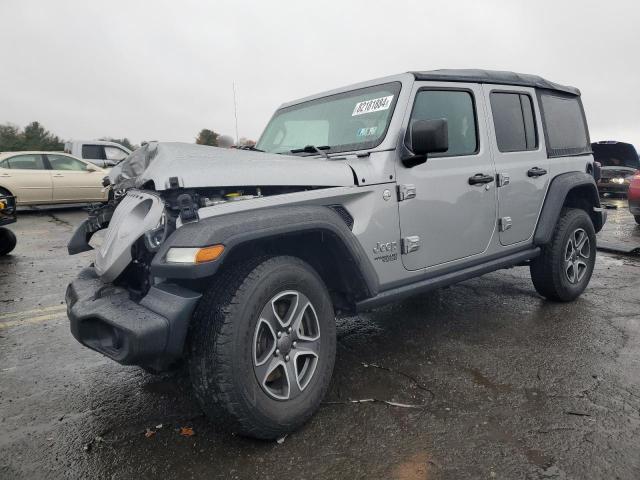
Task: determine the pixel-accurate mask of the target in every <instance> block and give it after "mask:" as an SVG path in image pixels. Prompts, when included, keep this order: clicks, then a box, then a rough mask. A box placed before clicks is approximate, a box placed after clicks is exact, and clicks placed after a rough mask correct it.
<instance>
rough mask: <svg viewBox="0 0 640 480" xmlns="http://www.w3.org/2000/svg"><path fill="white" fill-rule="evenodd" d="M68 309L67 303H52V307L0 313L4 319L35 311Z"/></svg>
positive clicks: (30, 313)
mask: <svg viewBox="0 0 640 480" xmlns="http://www.w3.org/2000/svg"><path fill="white" fill-rule="evenodd" d="M66 309H67V306H66V305H52V306H50V307H41V308H36V309H34V310H24V311H22V312H10V313H3V314H2V315H0V320H3V319H5V318H12V317H24V316H27V315H32V314H34V313H42V312H53V311H58V310H66Z"/></svg>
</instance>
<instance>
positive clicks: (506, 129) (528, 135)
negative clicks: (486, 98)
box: [491, 92, 538, 152]
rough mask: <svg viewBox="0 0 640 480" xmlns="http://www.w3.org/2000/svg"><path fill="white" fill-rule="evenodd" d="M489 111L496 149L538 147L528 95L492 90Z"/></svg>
mask: <svg viewBox="0 0 640 480" xmlns="http://www.w3.org/2000/svg"><path fill="white" fill-rule="evenodd" d="M491 111H492V113H493V125H494V126H495V131H496V142H497V143H498V150H500V151H501V152H522V151H525V150H535V149H536V148H538V139H537V136H536V127H535V120H534V117H533V104H532V103H531V97H530V96H529V95H526V94H523V93H503V92H492V93H491Z"/></svg>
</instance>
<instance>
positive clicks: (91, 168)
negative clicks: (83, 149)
mask: <svg viewBox="0 0 640 480" xmlns="http://www.w3.org/2000/svg"><path fill="white" fill-rule="evenodd" d="M85 168H86V170H87V172H97V171H98V169H97V168H96V167H95V166H94V165H91V164H88V165H87V166H86V167H85Z"/></svg>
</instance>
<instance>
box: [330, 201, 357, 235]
mask: <svg viewBox="0 0 640 480" xmlns="http://www.w3.org/2000/svg"><path fill="white" fill-rule="evenodd" d="M329 208H330V209H331V210H333V211H334V212H336V213H337V214H338V215H340V218H342V221H343V222H344V223H346V224H347V227H349V230H353V217H352V216H351V214H350V213H349V212H348V211H347V209H346V208H344V207H343V206H342V205H329Z"/></svg>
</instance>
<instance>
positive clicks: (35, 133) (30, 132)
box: [0, 122, 64, 152]
mask: <svg viewBox="0 0 640 480" xmlns="http://www.w3.org/2000/svg"><path fill="white" fill-rule="evenodd" d="M63 148H64V144H63V142H62V140H60V138H59V137H58V136H57V135H53V134H52V133H50V132H49V131H48V130H46V129H45V128H44V127H43V126H42V125H40V123H39V122H31V123H30V124H29V125H27V126H26V127H24V130H22V131H21V130H20V128H18V127H16V126H15V125H11V124H5V125H0V152H16V151H20V150H45V151H62V149H63Z"/></svg>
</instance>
